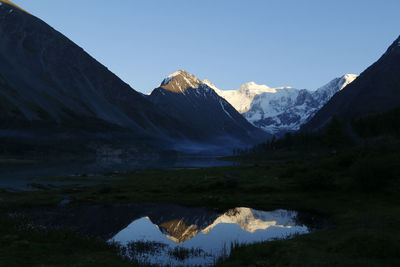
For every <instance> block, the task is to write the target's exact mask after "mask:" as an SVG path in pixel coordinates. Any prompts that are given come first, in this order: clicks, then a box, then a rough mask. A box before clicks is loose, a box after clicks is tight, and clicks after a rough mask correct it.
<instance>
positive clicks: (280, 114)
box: [204, 74, 357, 135]
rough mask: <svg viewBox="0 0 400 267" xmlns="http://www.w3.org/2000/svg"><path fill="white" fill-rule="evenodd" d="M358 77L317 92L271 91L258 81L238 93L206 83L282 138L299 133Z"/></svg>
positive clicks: (334, 82)
mask: <svg viewBox="0 0 400 267" xmlns="http://www.w3.org/2000/svg"><path fill="white" fill-rule="evenodd" d="M356 78H357V75H354V74H346V75H343V76H342V77H339V78H336V79H334V80H332V81H330V82H329V83H328V84H326V85H324V86H322V87H321V88H319V89H317V90H316V91H309V90H306V89H296V88H292V87H278V88H270V87H268V86H266V85H258V84H256V83H254V82H250V83H247V84H245V85H243V86H241V87H240V88H239V89H237V90H220V89H218V88H216V87H215V85H213V84H212V83H211V82H210V81H208V80H206V81H204V83H206V84H209V86H210V87H211V88H213V89H214V90H215V92H216V93H217V94H219V95H220V96H221V97H223V98H225V99H226V100H227V101H228V102H229V103H231V104H232V106H234V107H235V108H236V109H237V110H238V111H239V112H240V113H242V115H243V116H244V117H245V118H246V119H247V120H248V121H250V122H251V123H252V124H253V125H255V126H256V127H259V128H261V129H263V130H264V131H266V132H268V133H270V134H274V135H280V134H282V133H284V132H288V131H296V130H298V129H299V128H300V126H301V125H302V124H304V123H306V122H307V121H308V120H309V119H310V118H311V117H312V116H313V115H314V114H315V113H316V112H317V111H318V110H319V109H320V108H321V107H322V106H323V105H324V104H325V103H326V102H328V101H329V99H330V98H331V97H332V96H333V95H334V94H336V93H337V92H339V91H340V90H342V89H343V88H344V87H345V86H347V85H348V84H350V83H351V82H352V81H354V80H355V79H356Z"/></svg>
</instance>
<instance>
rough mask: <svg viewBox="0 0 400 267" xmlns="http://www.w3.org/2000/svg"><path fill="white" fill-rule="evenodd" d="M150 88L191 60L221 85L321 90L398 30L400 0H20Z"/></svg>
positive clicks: (364, 62) (200, 73)
mask: <svg viewBox="0 0 400 267" xmlns="http://www.w3.org/2000/svg"><path fill="white" fill-rule="evenodd" d="M13 2H14V3H15V4H17V5H19V6H21V7H22V8H24V9H25V10H27V11H28V12H30V13H31V14H34V15H35V16H37V17H39V18H41V19H42V20H44V21H45V22H47V23H48V24H50V25H51V26H52V27H54V28H55V29H57V30H58V31H60V32H62V33H63V34H65V35H66V36H67V37H69V38H70V39H71V40H72V41H74V42H76V43H77V44H78V45H80V46H81V47H82V48H83V49H85V50H86V51H87V52H89V53H90V54H91V55H92V56H93V57H95V58H96V59H97V60H99V61H100V62H101V63H103V64H104V65H106V66H107V67H108V68H109V69H110V70H111V71H113V72H114V73H116V74H117V75H118V76H119V77H121V78H122V79H123V80H124V81H125V82H127V83H129V84H130V85H131V86H132V87H133V88H134V89H136V90H138V91H141V92H143V93H147V92H149V91H151V90H152V89H153V88H155V87H157V86H159V85H160V83H161V81H162V80H163V78H165V76H167V75H168V74H170V73H172V72H174V71H176V70H178V69H184V70H187V71H189V72H191V73H193V74H195V75H196V76H197V77H199V78H200V79H202V80H203V79H205V78H208V79H209V80H211V81H212V82H213V83H214V84H215V85H216V86H217V87H218V88H220V89H237V88H239V87H240V86H241V85H242V84H244V83H247V82H249V81H255V82H257V83H259V84H267V85H268V86H270V87H279V86H293V87H296V88H308V89H316V88H318V87H320V86H322V85H324V84H325V83H327V82H328V81H330V80H331V79H333V78H335V77H339V76H341V75H343V74H345V73H356V74H359V73H360V72H361V71H363V70H364V69H365V68H366V67H368V66H369V65H371V64H372V63H373V62H375V61H376V60H377V59H378V58H379V57H380V55H382V54H383V52H384V51H385V49H386V47H388V46H389V45H390V44H391V43H392V41H393V40H394V39H395V38H397V36H398V35H399V33H400V32H399V27H398V26H399V25H400V16H399V15H398V11H399V10H400V1H399V0H385V1H381V0H367V1H366V0H352V1H348V0H347V1H346V0H336V1H320V0H306V1H298V0H279V1H278V0H269V1H264V0H259V1H257V0H250V1H239V0H220V1H215V0H203V1H194V0H192V1H188V0H171V1H164V0H159V1H155V0H146V1H131V0H119V1H109V0H85V1H82V0H69V1H62V0H57V1H54V0H34V1H33V0H13Z"/></svg>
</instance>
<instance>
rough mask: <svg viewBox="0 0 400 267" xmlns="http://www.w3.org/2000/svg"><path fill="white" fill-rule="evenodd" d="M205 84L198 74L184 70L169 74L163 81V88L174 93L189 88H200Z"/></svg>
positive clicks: (182, 91)
mask: <svg viewBox="0 0 400 267" xmlns="http://www.w3.org/2000/svg"><path fill="white" fill-rule="evenodd" d="M201 84H203V83H202V82H201V81H200V80H199V79H198V78H197V77H196V76H194V75H193V74H190V73H188V72H186V71H184V70H178V71H175V72H174V73H171V74H170V75H168V76H167V77H166V78H165V79H164V80H163V81H162V83H161V86H160V87H161V88H163V89H166V90H168V91H171V92H174V93H184V92H185V91H186V90H187V89H188V88H198V87H199V86H200V85H201Z"/></svg>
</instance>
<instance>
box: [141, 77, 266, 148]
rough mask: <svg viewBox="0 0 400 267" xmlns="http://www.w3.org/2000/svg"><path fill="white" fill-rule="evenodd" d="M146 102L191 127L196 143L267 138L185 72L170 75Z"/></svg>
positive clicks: (205, 86)
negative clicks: (225, 139) (197, 141)
mask: <svg viewBox="0 0 400 267" xmlns="http://www.w3.org/2000/svg"><path fill="white" fill-rule="evenodd" d="M147 98H148V99H149V100H150V101H151V102H152V103H153V104H155V105H156V106H157V107H158V108H159V109H161V110H163V111H164V113H165V114H168V115H170V116H172V117H174V118H176V119H177V120H178V121H180V122H182V123H184V124H186V125H190V128H188V129H186V130H187V131H189V132H190V135H191V136H192V137H193V138H194V139H196V140H212V139H214V140H215V142H217V143H218V142H224V141H223V140H222V139H221V140H219V138H228V137H229V138H233V139H235V140H236V141H239V142H244V143H247V142H248V141H250V142H257V141H259V140H262V139H265V138H266V134H265V133H263V132H262V131H260V130H259V129H257V128H256V127H254V126H253V125H251V124H250V123H249V122H248V121H247V120H246V119H245V118H244V117H243V116H241V115H240V114H239V113H238V112H237V111H236V110H235V108H233V107H232V106H231V105H230V104H229V103H228V102H227V101H226V100H225V99H223V98H222V97H220V96H219V95H218V94H217V93H216V92H215V91H214V90H213V89H212V88H210V86H209V85H207V84H206V83H203V82H201V81H200V80H199V79H198V78H197V77H195V76H194V75H192V74H190V73H188V72H186V71H183V70H179V71H176V72H174V73H172V74H171V75H169V76H168V77H167V78H165V79H164V80H163V81H162V83H161V85H160V87H158V88H156V89H154V90H153V91H152V92H151V94H150V95H149V96H148V97H147ZM218 140H219V141H218ZM230 143H232V145H233V146H237V145H238V144H235V142H234V141H231V142H230ZM244 143H243V144H244Z"/></svg>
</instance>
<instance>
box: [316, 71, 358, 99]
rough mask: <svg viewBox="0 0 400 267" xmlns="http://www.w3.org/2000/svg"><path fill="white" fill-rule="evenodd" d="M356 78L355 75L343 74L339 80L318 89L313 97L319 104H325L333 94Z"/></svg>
mask: <svg viewBox="0 0 400 267" xmlns="http://www.w3.org/2000/svg"><path fill="white" fill-rule="evenodd" d="M357 77H358V75H356V74H345V75H343V76H341V77H339V78H336V79H333V80H332V81H330V82H329V83H327V84H325V85H324V86H322V87H320V88H318V89H317V90H316V91H315V92H314V93H313V96H314V97H315V98H317V99H318V100H319V102H320V103H323V104H325V103H326V102H327V101H328V100H329V99H330V98H331V97H332V96H333V95H334V94H336V93H337V92H339V91H341V90H342V89H343V88H345V87H346V86H347V85H349V84H350V83H352V82H353V81H354V80H355V79H356V78H357Z"/></svg>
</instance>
